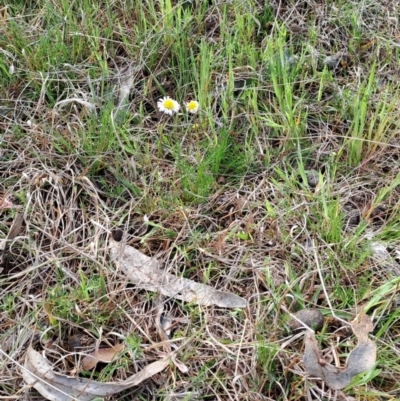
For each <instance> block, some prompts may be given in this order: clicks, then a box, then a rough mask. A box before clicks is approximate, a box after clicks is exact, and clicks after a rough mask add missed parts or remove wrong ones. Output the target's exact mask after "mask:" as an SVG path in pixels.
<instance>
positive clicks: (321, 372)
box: [303, 315, 376, 390]
mask: <svg viewBox="0 0 400 401" xmlns="http://www.w3.org/2000/svg"><path fill="white" fill-rule="evenodd" d="M352 329H353V332H354V334H355V335H356V337H357V340H358V344H357V347H356V348H354V350H353V351H352V352H350V354H349V356H348V358H347V363H346V366H345V367H343V368H339V367H336V366H332V365H329V364H327V363H326V362H325V361H324V360H323V358H322V357H321V355H320V351H319V348H318V343H317V340H316V339H315V337H314V333H312V332H311V331H308V332H307V333H306V334H305V337H304V343H305V351H304V357H303V363H304V366H305V368H306V371H307V373H308V375H309V376H313V377H318V378H320V379H322V380H323V381H324V382H325V383H326V384H327V385H328V386H329V387H330V388H331V389H332V390H340V389H342V388H344V387H346V386H347V385H348V384H349V383H350V382H351V379H352V378H353V377H354V376H357V375H358V374H360V373H362V372H365V371H367V370H369V369H371V368H372V367H373V366H374V364H375V361H376V344H375V343H374V342H373V341H372V340H370V339H369V338H368V333H369V332H370V331H371V330H372V321H371V318H370V317H369V316H367V315H364V316H363V317H362V318H361V319H360V321H357V320H355V321H353V322H352Z"/></svg>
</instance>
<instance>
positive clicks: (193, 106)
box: [186, 100, 199, 114]
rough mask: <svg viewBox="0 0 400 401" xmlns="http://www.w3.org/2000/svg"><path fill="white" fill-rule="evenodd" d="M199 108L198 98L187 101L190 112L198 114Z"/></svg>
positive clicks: (187, 109) (187, 108)
mask: <svg viewBox="0 0 400 401" xmlns="http://www.w3.org/2000/svg"><path fill="white" fill-rule="evenodd" d="M198 110H199V102H196V100H191V101H190V102H189V103H186V111H187V112H188V113H192V114H196V113H197V111H198Z"/></svg>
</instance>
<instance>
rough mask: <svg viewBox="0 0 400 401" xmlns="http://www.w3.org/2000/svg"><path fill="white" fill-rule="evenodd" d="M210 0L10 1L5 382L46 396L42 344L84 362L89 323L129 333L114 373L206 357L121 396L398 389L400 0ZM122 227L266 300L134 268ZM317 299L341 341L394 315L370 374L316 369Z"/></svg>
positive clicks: (366, 393) (345, 347) (63, 361)
mask: <svg viewBox="0 0 400 401" xmlns="http://www.w3.org/2000/svg"><path fill="white" fill-rule="evenodd" d="M208 3H209V4H206V2H204V3H203V2H199V3H193V4H192V3H191V4H192V5H190V4H189V3H185V4H184V5H181V3H180V2H173V4H172V5H171V9H170V11H169V12H166V11H168V7H169V6H168V5H169V4H170V3H169V2H168V1H166V2H154V3H153V2H149V3H148V4H147V5H143V4H136V2H135V1H131V2H129V1H128V2H125V3H122V2H118V1H115V2H108V1H106V2H104V4H103V6H104V7H99V10H96V9H95V7H94V6H93V10H92V9H91V7H89V5H87V4H83V5H82V6H78V5H77V4H71V5H66V4H64V2H60V4H58V2H52V1H48V0H47V1H44V0H43V1H40V2H38V4H37V5H26V7H25V8H23V7H20V6H17V5H15V6H12V7H9V8H3V9H2V10H0V33H1V35H2V39H0V55H1V58H0V61H1V68H2V69H3V70H4V77H3V78H2V79H1V88H2V89H0V97H1V98H2V103H3V106H1V108H0V131H1V134H0V135H1V138H0V177H1V178H0V191H1V195H0V201H2V202H3V203H2V204H0V208H1V209H0V212H1V214H0V215H1V217H2V218H1V220H0V236H1V239H8V241H7V243H6V246H5V250H4V251H3V252H2V255H1V273H0V274H1V277H0V288H1V293H0V294H1V295H0V298H1V306H0V307H1V325H0V344H1V347H0V348H1V351H2V352H1V356H0V372H1V375H0V376H1V378H2V380H1V382H0V396H1V397H0V398H1V399H10V400H11V399H25V400H34V399H41V398H40V396H39V395H38V394H37V393H36V392H35V390H34V389H27V388H24V387H23V385H24V383H23V380H22V377H21V365H22V364H23V362H24V355H25V351H26V348H27V347H28V345H29V344H32V345H33V346H34V348H35V349H37V350H45V351H46V357H47V358H48V359H49V360H50V361H51V362H52V363H53V364H54V369H55V370H57V371H58V372H62V373H66V374H71V372H73V371H74V369H75V367H76V360H75V359H74V358H75V357H76V356H73V355H72V354H73V352H72V351H73V347H72V346H71V344H72V342H73V341H74V339H76V338H78V339H79V341H81V342H82V343H83V339H85V341H86V342H85V344H80V346H87V348H85V351H87V352H88V351H89V350H91V349H93V348H94V347H95V345H96V343H97V344H102V345H104V344H107V342H108V343H110V344H115V343H118V342H120V341H122V342H123V343H124V344H125V345H126V347H127V350H128V351H127V353H126V354H124V355H123V356H122V357H121V358H120V359H119V360H118V362H116V363H114V364H111V366H100V367H99V368H98V369H97V370H96V372H95V375H96V376H95V378H96V379H98V380H103V381H105V380H119V379H125V378H127V377H129V376H130V375H131V374H133V373H136V372H137V371H139V370H140V369H141V368H142V367H143V366H145V365H147V364H148V363H149V361H152V360H156V359H158V358H160V357H161V356H162V355H163V354H164V353H165V352H167V351H168V350H169V349H171V348H172V349H173V350H175V351H176V354H177V358H178V359H179V360H180V361H181V362H182V363H183V364H185V365H186V366H187V368H188V373H182V372H181V371H179V369H178V368H177V367H176V366H175V365H171V366H170V367H169V368H168V370H166V371H164V372H163V373H160V374H158V375H156V376H155V377H153V378H151V379H149V380H147V381H145V382H144V383H143V384H142V385H140V386H138V387H136V388H134V389H132V390H131V391H126V392H123V393H121V394H120V395H118V396H115V397H111V398H110V400H112V399H115V400H117V399H118V400H136V399H137V400H285V401H286V400H290V401H294V400H309V399H320V400H322V399H334V397H337V399H340V397H341V399H357V400H378V399H393V400H394V399H396V397H399V396H400V395H399V393H398V384H397V383H398V381H399V380H400V369H399V361H400V348H399V346H398V341H397V337H398V335H399V323H398V319H397V318H398V313H399V312H398V299H397V298H398V296H397V295H396V291H397V288H398V285H399V284H398V283H399V280H398V277H399V276H400V274H399V271H400V267H399V265H398V263H397V261H396V257H397V258H398V257H399V251H398V249H399V242H400V236H399V234H398V233H399V229H398V227H399V223H400V218H399V205H400V203H399V198H400V187H399V186H398V184H399V177H400V175H399V174H400V168H399V156H398V155H399V151H400V140H399V138H400V136H399V127H398V121H399V117H400V116H399V114H400V110H399V105H398V97H399V96H398V95H399V91H398V85H397V78H398V60H399V56H400V54H399V52H398V46H397V43H396V42H395V40H396V38H397V37H398V36H399V35H400V30H399V28H398V26H397V25H398V21H397V11H398V9H399V7H400V3H399V2H396V1H391V2H383V1H381V2H348V1H327V2H315V3H312V2H307V1H298V2H293V1H285V0H280V1H271V2H270V6H269V7H267V6H264V2H253V1H245V2H241V1H234V2H233V3H232V5H231V4H227V3H222V2H219V1H215V2H214V1H211V2H208ZM178 9H179V10H180V12H181V13H182V15H183V16H180V17H179V18H181V19H180V20H179V21H178V20H177V19H178V16H177V10H178ZM185 12H186V13H187V14H185ZM81 15H85V18H81ZM172 16H173V17H172ZM64 17H65V20H64V21H65V22H64V23H65V25H63V26H62V28H60V27H61V25H60V24H62V21H63V18H64ZM242 17H243V18H244V19H245V21H244V22H243V21H242V22H241V20H240V18H242ZM169 18H173V20H172V21H169ZM178 22H179V24H178ZM170 24H172V25H174V24H175V27H176V26H179V27H180V29H181V30H182V32H181V33H180V32H179V29H178V28H176V29H175V30H173V29H172V28H171V26H170ZM293 24H296V25H298V26H300V27H304V28H307V29H306V30H303V31H301V32H292V31H293V30H295V31H296V28H293V27H292V28H290V27H291V26H292V25H293ZM54 27H57V32H58V31H60V29H61V31H60V32H61V33H60V34H58V33H52V32H53V31H54V29H55V28H54ZM285 27H287V31H286V30H285ZM54 32H56V31H54ZM271 43H273V44H271ZM286 52H287V54H286ZM271 55H272V56H274V57H275V56H276V60H275V61H274V59H273V57H272V56H271ZM291 55H294V56H297V57H298V58H297V59H296V60H297V61H294V63H295V66H294V67H293V70H292V69H291V68H292V67H290V66H289V67H288V65H286V64H285V63H288V64H289V61H287V59H288V57H289V58H290V56H291ZM326 56H334V57H333V62H334V63H335V68H333V69H327V68H324V60H325V61H326ZM207 57H210V59H209V62H208V61H207V62H204V63H202V62H201V60H207ZM274 63H275V64H274ZM11 64H12V65H13V66H14V71H13V73H12V74H10V71H9V68H10V66H11ZM372 65H374V67H372ZM207 68H208V70H207ZM280 68H281V69H280ZM373 68H374V69H375V70H374V71H375V73H374V74H371V70H372V69H373ZM202 69H204V71H203V70H202ZM129 77H131V78H132V81H129V80H128V78H129ZM274 80H276V82H275V81H274ZM242 82H245V83H246V87H245V89H244V90H243V91H242V92H241V91H239V90H236V91H235V90H234V89H235V88H236V89H237V86H240V85H241V83H242ZM126 87H128V89H129V91H128V92H129V96H126V93H125V92H124V90H125V89H126ZM124 88H125V89H124ZM124 93H125V95H124ZM164 94H167V95H171V96H174V95H175V94H176V96H179V100H180V102H181V103H183V101H187V100H189V99H192V98H196V99H199V101H200V103H201V105H202V111H201V114H199V115H198V116H196V117H193V118H192V117H191V116H185V117H184V118H178V117H177V118H171V119H166V118H164V117H163V116H161V115H160V113H159V112H158V110H157V107H156V103H157V100H158V99H159V98H160V97H161V96H163V95H164ZM71 99H75V100H71ZM76 99H79V101H76ZM65 100H68V101H66V102H64V101H65ZM85 102H86V103H85ZM92 105H94V106H95V111H93V110H91V107H92ZM364 109H365V113H364V114H363V110H364ZM194 124H198V128H193V125H194ZM7 201H11V202H12V203H13V205H12V206H11V207H10V208H6V205H7ZM148 222H150V223H148ZM110 236H113V237H114V238H118V239H120V240H122V241H125V242H126V244H128V245H131V246H134V247H135V248H137V249H139V250H140V251H141V252H143V253H144V254H146V255H149V256H154V257H156V258H158V259H159V260H160V263H161V266H162V268H163V269H165V270H167V271H168V272H170V273H174V274H177V275H183V276H184V277H187V278H190V279H193V280H196V281H198V282H203V283H207V284H209V285H211V286H213V287H216V288H218V289H220V290H224V291H229V292H232V293H235V294H237V295H240V296H242V297H244V298H246V299H247V300H248V303H249V306H248V308H245V309H244V310H226V309H222V308H217V307H207V308H203V307H198V306H196V305H189V304H185V303H183V302H180V301H176V300H173V299H165V298H163V297H161V296H160V295H158V294H155V293H149V292H146V291H144V290H140V289H138V288H136V287H135V286H134V285H132V284H130V283H129V282H128V281H127V279H126V277H125V276H124V275H123V274H122V272H121V271H119V270H118V269H116V267H115V266H114V265H113V264H112V263H111V261H110V260H109V254H108V250H107V242H108V238H110ZM368 238H373V241H374V242H380V243H381V244H382V245H383V247H384V248H385V249H386V250H387V252H388V254H387V255H390V256H391V257H392V258H393V260H389V258H388V256H387V255H386V256H384V257H381V258H380V259H379V257H378V256H377V255H376V254H375V256H374V255H372V253H371V246H370V245H371V240H369V239H368ZM396 302H397V303H396ZM304 307H317V308H319V309H320V310H321V311H322V312H323V314H324V315H325V317H326V319H325V325H324V328H323V329H322V331H321V336H320V340H321V344H323V345H324V346H325V347H326V349H325V352H326V356H327V358H329V357H330V356H331V355H332V354H330V353H329V352H328V351H329V350H328V348H329V345H330V344H335V345H336V346H337V347H338V349H339V350H340V352H341V354H340V358H341V362H342V363H343V362H344V361H345V359H346V358H345V355H346V354H347V353H348V351H349V349H351V348H352V346H354V344H352V341H353V338H352V337H351V333H349V331H348V327H347V326H346V325H345V324H344V323H343V320H351V318H352V317H353V316H354V314H355V313H358V312H359V311H360V310H362V309H363V308H366V309H365V311H366V312H367V313H368V314H370V315H372V314H373V315H374V318H375V319H374V324H375V326H374V327H375V328H374V332H373V336H372V338H373V339H374V340H375V341H376V342H377V345H378V361H377V366H376V368H375V369H374V370H373V372H372V373H371V376H370V377H369V379H368V380H366V381H365V383H364V382H362V381H358V382H356V383H355V384H354V385H352V386H350V387H349V388H348V389H346V390H345V392H344V393H339V394H334V393H333V392H331V391H329V389H327V388H326V387H324V386H323V385H322V384H321V381H319V380H309V379H308V378H307V377H306V373H305V371H304V367H303V365H302V353H303V340H302V337H300V336H296V334H293V333H292V332H291V331H290V329H289V327H288V319H289V312H291V313H293V312H295V311H297V310H299V309H302V308H304ZM160 316H163V318H164V319H170V320H169V321H170V322H172V325H173V331H172V333H171V337H170V339H171V340H172V341H171V343H170V344H169V345H168V346H166V344H165V341H164V340H165V339H164V338H163V331H162V330H160ZM65 355H68V358H64V356H65ZM73 374H77V373H76V372H74V373H73ZM84 374H85V373H81V375H84ZM86 374H88V373H87V372H86ZM345 394H346V395H345ZM346 397H347V398H346ZM351 397H354V398H351Z"/></svg>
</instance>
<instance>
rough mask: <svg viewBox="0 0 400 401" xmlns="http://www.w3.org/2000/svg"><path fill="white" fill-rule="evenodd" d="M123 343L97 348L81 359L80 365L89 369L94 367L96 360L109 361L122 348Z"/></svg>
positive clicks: (84, 368)
mask: <svg viewBox="0 0 400 401" xmlns="http://www.w3.org/2000/svg"><path fill="white" fill-rule="evenodd" d="M123 349H124V345H123V344H116V345H114V346H113V347H109V348H99V349H97V350H95V351H93V352H92V353H91V354H89V355H87V356H85V357H84V358H83V359H82V362H81V366H82V369H83V370H91V369H93V368H94V367H96V365H97V363H98V362H104V363H109V362H111V361H112V360H113V359H114V358H115V357H116V356H117V355H118V354H119V353H120V352H121V351H122V350H123Z"/></svg>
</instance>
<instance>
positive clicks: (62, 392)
mask: <svg viewBox="0 0 400 401" xmlns="http://www.w3.org/2000/svg"><path fill="white" fill-rule="evenodd" d="M168 364H169V358H164V359H162V360H160V361H157V362H153V363H151V364H150V365H147V366H146V367H145V368H144V369H142V370H141V371H140V372H139V373H136V374H135V375H133V376H131V377H130V378H129V379H127V380H124V381H122V382H116V383H113V382H105V383H97V382H96V381H95V380H88V379H84V378H77V377H69V376H65V375H62V374H59V373H55V372H53V370H52V366H51V365H50V363H49V362H48V361H47V359H46V358H44V357H43V356H42V355H41V354H40V353H39V352H36V351H35V350H34V349H33V348H32V347H29V348H28V350H27V352H26V356H25V364H24V369H23V371H22V376H23V378H24V380H25V382H26V383H27V384H29V385H31V386H33V387H34V388H35V389H36V390H37V391H38V392H39V393H40V394H41V395H42V396H43V397H45V398H46V399H48V400H50V401H72V400H79V401H93V400H95V399H96V398H98V397H101V398H102V397H109V396H111V395H113V394H116V393H119V392H120V391H123V390H126V389H128V388H131V387H133V386H137V385H138V384H140V383H141V382H142V381H144V380H146V379H148V378H149V377H151V376H154V375H155V374H157V373H160V372H161V371H162V370H164V369H165V368H166V367H167V366H168Z"/></svg>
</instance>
